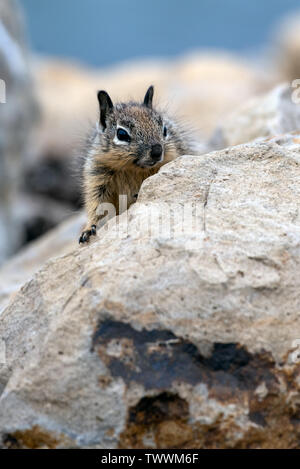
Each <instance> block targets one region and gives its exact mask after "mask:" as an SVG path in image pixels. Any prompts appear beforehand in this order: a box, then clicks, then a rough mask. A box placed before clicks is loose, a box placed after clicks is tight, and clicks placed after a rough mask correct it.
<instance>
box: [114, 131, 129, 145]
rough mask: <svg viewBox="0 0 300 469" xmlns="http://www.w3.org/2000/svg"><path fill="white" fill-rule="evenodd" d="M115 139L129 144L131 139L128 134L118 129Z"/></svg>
mask: <svg viewBox="0 0 300 469" xmlns="http://www.w3.org/2000/svg"><path fill="white" fill-rule="evenodd" d="M117 137H118V139H119V140H121V141H122V142H130V140H131V138H130V135H129V133H128V132H126V130H124V129H118V130H117Z"/></svg>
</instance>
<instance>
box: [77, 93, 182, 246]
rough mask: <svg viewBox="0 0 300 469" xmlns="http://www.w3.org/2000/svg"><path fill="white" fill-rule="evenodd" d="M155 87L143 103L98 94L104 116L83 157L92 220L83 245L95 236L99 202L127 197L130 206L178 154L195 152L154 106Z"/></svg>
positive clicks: (86, 193) (85, 184) (81, 237)
mask: <svg viewBox="0 0 300 469" xmlns="http://www.w3.org/2000/svg"><path fill="white" fill-rule="evenodd" d="M153 92H154V88H153V86H150V87H149V89H148V90H147V92H146V95H145V97H144V101H143V103H137V102H128V103H118V104H116V105H113V103H112V100H111V98H110V97H109V95H108V94H107V92H106V91H99V92H98V101H99V105H100V120H99V123H98V124H97V125H96V128H95V130H94V132H93V135H92V137H91V138H90V142H89V145H88V149H87V151H86V155H85V157H84V164H83V192H84V201H85V208H86V211H87V215H88V223H87V225H86V227H85V229H84V231H83V232H82V234H81V236H80V238H79V243H85V242H87V241H88V240H89V238H90V236H92V235H95V234H96V226H97V223H98V222H99V220H100V219H101V218H102V217H103V215H99V213H98V207H99V204H100V203H104V202H106V203H107V202H109V203H112V204H114V206H115V208H116V213H117V214H119V213H120V207H119V196H120V195H126V196H127V208H128V207H129V206H130V205H131V204H132V203H133V202H135V201H136V199H137V194H138V192H139V189H140V187H141V185H142V182H143V181H144V179H146V178H147V177H149V176H151V175H153V174H155V173H156V172H157V171H158V170H159V168H160V167H161V166H162V165H164V164H166V163H168V162H170V161H172V160H174V159H175V158H176V157H177V156H179V155H183V154H188V153H191V147H190V145H189V139H188V138H187V136H186V134H185V132H184V130H183V128H182V126H181V125H179V124H176V123H175V122H174V121H173V120H170V119H169V118H167V116H165V115H164V113H161V112H159V111H157V110H155V109H154V108H153V107H152V100H153Z"/></svg>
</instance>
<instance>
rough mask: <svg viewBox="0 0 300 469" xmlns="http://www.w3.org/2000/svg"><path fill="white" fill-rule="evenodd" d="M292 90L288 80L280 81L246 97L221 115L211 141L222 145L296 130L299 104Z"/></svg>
mask: <svg viewBox="0 0 300 469" xmlns="http://www.w3.org/2000/svg"><path fill="white" fill-rule="evenodd" d="M294 93H295V90H294V89H293V88H292V87H291V86H290V85H289V84H281V85H278V86H276V87H275V88H274V89H273V90H272V91H270V92H269V93H267V94H266V95H264V96H260V97H257V98H252V99H251V100H249V101H247V102H246V103H244V104H243V105H242V106H240V107H239V108H238V109H237V110H235V111H234V112H232V113H231V114H230V115H228V116H227V118H226V119H224V122H223V123H222V125H221V126H220V127H219V128H218V129H217V130H216V132H215V134H214V136H213V138H212V140H211V145H212V146H213V147H216V146H218V147H220V148H224V147H229V146H233V145H240V144H241V143H246V142H250V141H251V140H255V139H258V138H263V137H273V136H275V135H280V134H284V133H286V132H292V131H294V130H300V106H299V103H297V102H296V100H295V98H296V96H295V95H294Z"/></svg>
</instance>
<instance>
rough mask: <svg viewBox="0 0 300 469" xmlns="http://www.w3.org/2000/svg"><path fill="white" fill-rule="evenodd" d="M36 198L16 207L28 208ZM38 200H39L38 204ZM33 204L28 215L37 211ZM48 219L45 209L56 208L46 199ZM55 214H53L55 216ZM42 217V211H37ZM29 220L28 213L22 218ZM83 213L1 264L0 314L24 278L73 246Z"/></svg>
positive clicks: (82, 221) (27, 278) (53, 209)
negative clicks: (40, 212)
mask: <svg viewBox="0 0 300 469" xmlns="http://www.w3.org/2000/svg"><path fill="white" fill-rule="evenodd" d="M36 202H37V201H31V203H29V202H28V200H27V201H25V206H24V207H22V204H18V207H19V209H20V210H22V211H23V213H22V215H23V216H24V210H27V209H28V206H29V205H35V203H36ZM40 202H41V201H40V200H39V203H40ZM38 210H40V208H39V209H37V208H36V207H33V208H32V210H31V212H30V213H31V214H32V213H34V214H35V215H36V213H38ZM47 210H48V215H47V216H48V218H47V219H48V220H49V218H50V216H51V214H49V212H51V211H53V212H56V211H57V207H52V206H51V204H49V201H48V202H47ZM56 216H58V215H56V214H55V213H54V214H53V217H54V218H55V217H56ZM41 217H42V214H41ZM26 219H27V220H29V214H27V217H26ZM84 222H85V215H84V214H82V213H81V214H78V215H74V216H72V217H71V218H69V219H68V220H67V221H65V222H64V223H62V224H61V225H60V226H59V227H57V228H56V229H55V230H52V231H49V233H47V234H46V235H45V236H43V237H41V238H40V239H39V240H37V241H35V242H34V243H32V244H29V245H28V246H26V247H25V248H23V249H22V250H21V251H20V252H19V253H18V254H17V255H16V256H15V257H13V258H12V259H10V260H9V261H7V262H6V263H4V264H3V266H2V267H1V269H0V285H1V287H0V314H1V312H2V311H3V309H4V308H5V307H6V306H7V305H8V303H9V300H10V298H11V297H12V296H13V295H14V294H15V293H16V292H17V291H18V290H19V288H20V287H21V286H22V285H23V283H25V282H26V281H28V280H30V278H31V277H32V276H33V274H34V273H35V272H36V271H37V270H39V269H40V268H41V267H42V266H43V264H45V262H47V261H48V260H49V259H51V258H53V257H57V256H61V255H63V254H66V253H68V252H70V251H72V250H74V248H75V247H76V246H77V243H78V241H77V239H78V237H79V234H80V232H81V230H82V227H83V226H84Z"/></svg>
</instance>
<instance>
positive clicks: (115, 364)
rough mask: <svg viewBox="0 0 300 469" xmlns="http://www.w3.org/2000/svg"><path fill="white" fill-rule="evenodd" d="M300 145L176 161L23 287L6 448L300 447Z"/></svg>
mask: <svg viewBox="0 0 300 469" xmlns="http://www.w3.org/2000/svg"><path fill="white" fill-rule="evenodd" d="M299 139H300V135H297V134H287V135H285V136H282V137H280V138H274V139H269V140H266V141H261V142H254V143H250V144H246V145H241V146H236V147H233V148H229V149H225V150H223V151H218V152H214V153H210V154H207V155H204V156H183V157H180V158H179V159H177V160H175V161H173V162H172V163H170V164H168V165H166V166H164V167H163V168H162V169H161V170H160V172H159V173H158V174H157V175H155V176H153V177H151V178H149V179H147V180H146V181H145V182H144V184H143V186H142V188H141V191H140V194H139V197H138V202H137V203H136V204H134V205H133V206H132V207H131V208H130V209H129V211H128V212H125V213H123V214H122V215H121V216H120V217H119V218H118V219H117V220H116V219H112V220H110V221H109V222H108V224H107V225H105V226H104V227H103V228H102V229H100V230H99V231H98V235H97V237H96V238H95V240H94V241H93V243H91V244H90V245H88V246H86V247H81V248H80V247H76V248H75V249H74V250H72V252H69V253H67V254H65V255H64V256H62V257H59V258H56V259H53V260H50V261H49V262H48V263H47V264H46V265H45V266H44V267H42V268H41V269H40V270H39V271H38V272H37V273H36V274H35V275H34V276H33V277H32V278H31V280H30V281H29V282H28V283H26V284H25V285H23V286H22V288H21V289H20V290H19V292H18V293H17V294H15V295H14V297H13V298H12V299H11V301H10V303H9V305H8V306H7V308H6V309H5V310H4V311H3V312H2V315H1V322H0V337H1V338H2V340H3V343H2V345H5V347H6V363H5V364H4V365H2V366H1V368H0V389H1V398H0V434H1V439H2V446H3V447H34V448H38V447H50V448H53V447H56V448H63V447H67V448H70V447H81V448H87V447H92V448H116V447H126V448H141V447H148V446H149V447H157V448H161V447H163V448H172V447H178V448H297V447H298V448H299V438H300V423H299V403H300V399H299V385H300V380H299V371H300V366H299V363H298V362H297V359H296V354H295V349H296V351H297V343H298V342H299V338H300V325H299V324H300V323H299V311H300V298H299V291H300V277H299V267H300V218H299V200H300V144H299ZM189 209H191V212H190V213H191V214H192V216H190V217H189V216H188V210H189ZM184 210H186V212H185V216H186V218H185V220H184V222H183V229H182V230H181V231H180V229H179V228H180V225H182V213H183V211H184ZM151 217H152V222H151V223H150V224H149V219H151ZM160 218H161V222H162V223H161V228H160V229H159V219H160ZM168 219H169V221H170V223H171V227H173V228H172V229H171V231H170V230H169V223H168ZM151 229H152V232H151ZM56 234H57V237H56V239H57V241H56V242H57V243H59V239H60V232H59V230H57V232H56ZM54 251H55V249H54ZM57 254H58V248H57ZM297 340H298V342H297ZM298 348H299V346H298Z"/></svg>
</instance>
